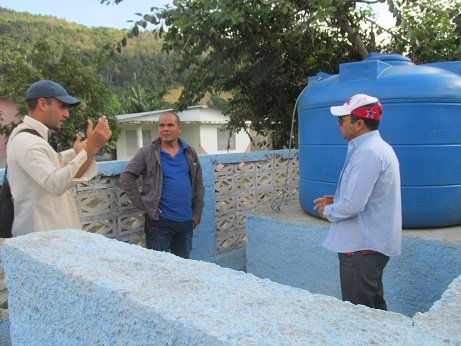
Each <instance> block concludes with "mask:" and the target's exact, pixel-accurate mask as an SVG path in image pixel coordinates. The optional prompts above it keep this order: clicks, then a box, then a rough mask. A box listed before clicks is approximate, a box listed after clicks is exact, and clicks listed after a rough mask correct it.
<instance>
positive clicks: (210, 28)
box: [101, 0, 461, 148]
mask: <svg viewBox="0 0 461 346" xmlns="http://www.w3.org/2000/svg"><path fill="white" fill-rule="evenodd" d="M121 1H123V0H114V1H113V2H115V3H119V2H121ZM101 2H110V0H101ZM376 2H378V1H365V0H364V1H359V0H357V1H354V0H174V1H173V7H169V6H167V7H165V8H163V9H155V8H154V9H153V12H152V13H150V14H146V15H141V17H142V18H141V19H140V20H139V21H137V22H135V23H134V24H135V26H134V27H133V29H132V30H131V32H130V33H129V35H137V34H138V33H139V27H143V28H145V27H146V26H147V24H149V23H150V24H154V25H155V26H156V27H155V29H154V32H155V33H156V34H157V35H159V36H162V37H163V39H164V43H163V49H164V51H165V52H167V53H169V54H171V53H175V64H174V67H175V70H176V72H178V73H181V74H183V75H184V76H185V78H186V80H185V83H184V90H183V92H182V94H181V97H180V99H179V102H178V104H177V105H176V108H178V109H184V108H186V107H187V106H189V105H190V104H191V103H194V102H197V101H198V100H199V99H201V98H202V97H203V95H204V94H205V93H206V92H210V93H211V94H218V93H220V92H222V91H229V92H231V93H232V95H233V97H232V99H231V100H229V103H228V106H227V107H226V109H225V112H226V114H228V115H230V119H231V121H230V123H229V126H230V127H231V128H233V129H234V130H239V129H241V128H244V126H245V121H247V120H251V121H252V128H253V129H254V130H256V132H257V133H259V134H262V135H270V136H272V140H273V145H274V147H275V148H281V147H283V146H286V145H287V143H288V141H289V139H290V138H289V133H290V127H291V114H292V109H293V107H294V105H295V101H296V98H297V96H298V95H299V93H300V92H301V90H302V89H303V88H304V87H305V86H306V77H307V76H311V75H314V74H315V73H317V72H318V71H323V72H327V73H335V72H336V70H337V67H338V65H339V64H340V63H342V62H346V61H355V60H360V59H363V58H364V57H366V56H367V54H368V52H369V51H371V50H379V51H382V52H398V53H406V54H409V55H410V56H411V57H412V58H413V59H414V60H415V61H417V62H422V61H425V62H429V61H431V60H432V61H434V60H436V59H443V60H451V59H456V58H459V53H460V49H461V48H460V41H459V30H460V21H461V19H460V18H461V17H460V13H461V12H460V11H461V10H460V8H461V7H460V6H461V5H460V4H459V3H458V2H457V1H456V0H430V1H429V0H419V1H415V0H387V3H388V5H389V8H390V10H391V11H393V13H394V15H395V16H396V19H397V24H398V26H397V28H395V29H391V30H386V29H385V28H382V27H381V26H380V25H379V23H377V22H376V20H375V17H374V13H373V10H372V9H370V8H369V7H368V6H367V5H369V4H371V3H376ZM379 2H384V0H380V1H379ZM358 3H361V4H362V5H364V6H361V7H358V6H357V4H358ZM438 18H440V20H439V19H438ZM457 20H458V21H457ZM383 31H386V32H387V34H388V37H389V39H388V40H385V41H380V42H379V41H377V39H376V38H377V37H378V36H379V34H380V33H382V32H383ZM433 37H436V38H437V40H434V39H433ZM438 40H442V43H441V44H440V43H439V42H438ZM119 48H120V47H119Z"/></svg>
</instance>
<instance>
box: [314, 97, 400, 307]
mask: <svg viewBox="0 0 461 346" xmlns="http://www.w3.org/2000/svg"><path fill="white" fill-rule="evenodd" d="M330 111H331V113H332V114H333V115H334V116H337V117H338V125H339V129H340V131H341V134H342V136H343V138H344V139H346V140H347V141H348V149H347V156H346V160H345V163H344V167H343V170H342V172H341V174H340V177H339V182H338V186H337V188H336V193H335V195H334V196H330V195H328V196H323V197H320V198H317V199H315V200H314V203H315V207H314V209H316V210H318V211H319V215H320V217H321V218H322V219H324V220H328V221H330V222H331V227H330V231H329V233H328V235H327V238H326V240H325V242H324V244H323V245H324V246H325V247H326V248H327V249H328V250H331V251H334V252H337V253H338V257H339V272H340V281H341V294H342V299H343V300H344V301H350V302H352V303H353V304H362V305H366V306H369V307H372V308H376V309H383V310H387V304H386V301H385V299H384V289H383V281H382V276H383V270H384V268H385V266H386V264H387V262H388V261H389V256H395V255H399V254H400V253H401V238H402V211H401V197H400V172H399V162H398V160H397V157H396V155H395V153H394V150H393V149H392V147H391V146H390V145H389V144H387V143H386V142H385V141H384V140H383V139H382V138H381V136H380V133H379V131H378V127H379V122H380V120H381V116H382V105H381V104H380V102H379V100H378V99H377V98H376V97H372V96H369V95H365V94H357V95H354V96H352V97H351V98H350V99H348V100H347V101H346V103H344V105H342V106H335V107H331V108H330Z"/></svg>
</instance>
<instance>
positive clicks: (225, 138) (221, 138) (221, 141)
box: [218, 128, 235, 151]
mask: <svg viewBox="0 0 461 346" xmlns="http://www.w3.org/2000/svg"><path fill="white" fill-rule="evenodd" d="M228 146H229V147H228ZM227 150H235V133H234V132H232V137H230V131H229V130H228V129H224V128H219V129H218V151H227Z"/></svg>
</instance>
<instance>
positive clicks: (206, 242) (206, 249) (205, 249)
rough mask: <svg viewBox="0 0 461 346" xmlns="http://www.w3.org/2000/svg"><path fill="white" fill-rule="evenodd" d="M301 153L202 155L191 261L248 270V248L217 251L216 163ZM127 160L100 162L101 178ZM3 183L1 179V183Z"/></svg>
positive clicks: (117, 170) (116, 171) (117, 171)
mask: <svg viewBox="0 0 461 346" xmlns="http://www.w3.org/2000/svg"><path fill="white" fill-rule="evenodd" d="M297 152H298V150H296V149H293V150H274V151H255V152H248V153H232V154H216V155H199V159H200V163H201V165H202V172H203V181H204V185H205V208H204V210H203V215H202V221H201V223H200V225H199V226H197V228H196V229H195V231H194V239H193V249H192V253H191V258H193V259H196V260H203V261H208V262H213V263H217V264H219V265H221V266H223V267H227V268H232V269H236V270H245V267H246V259H245V248H244V247H242V248H239V249H235V250H233V251H229V252H226V253H224V254H218V253H217V251H216V218H215V187H214V182H215V177H214V165H215V164H217V163H223V164H226V163H239V162H251V161H261V160H265V159H266V158H267V157H271V156H281V157H283V158H288V157H293V155H295V154H296V153H297ZM127 163H128V161H127V160H120V161H107V162H98V168H99V171H98V175H101V176H117V175H119V174H120V173H121V172H122V171H123V169H124V168H125V166H126V165H127ZM3 174H4V169H0V177H3ZM0 184H1V180H0Z"/></svg>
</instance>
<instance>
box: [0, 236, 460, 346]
mask: <svg viewBox="0 0 461 346" xmlns="http://www.w3.org/2000/svg"><path fill="white" fill-rule="evenodd" d="M2 258H3V260H4V269H5V273H6V281H7V286H8V288H9V291H10V323H11V337H12V342H13V344H14V345H31V344H33V345H101V344H105V345H145V344H150V345H213V346H215V345H277V346H279V345H311V344H318V345H338V344H341V345H365V344H366V345H369V344H379V345H441V344H452V345H453V344H455V345H456V344H457V343H458V344H459V343H461V337H460V333H459V327H453V326H452V324H454V325H456V326H459V325H461V323H460V322H461V321H460V318H461V317H460V315H459V314H458V316H456V312H459V311H458V310H457V309H458V307H459V306H460V304H459V303H460V302H459V293H460V291H461V279H460V278H458V279H457V280H456V281H455V282H454V283H453V284H452V286H451V287H450V288H449V290H447V293H446V295H445V296H444V298H443V299H442V300H441V301H440V302H439V303H438V305H437V307H435V308H434V311H431V312H428V313H425V314H421V315H420V316H416V317H415V318H408V317H405V316H403V315H401V314H397V313H392V312H384V311H378V310H374V309H369V308H366V307H363V306H354V305H352V304H349V303H344V302H341V301H339V300H338V299H336V298H333V297H328V296H323V295H318V294H312V293H310V292H308V291H305V290H302V289H297V288H293V287H289V286H284V285H280V284H277V283H274V282H271V281H270V280H263V279H260V278H257V277H255V276H253V275H251V274H245V273H242V272H238V271H234V270H231V269H224V268H221V267H219V266H217V265H215V264H211V263H205V262H200V261H194V260H184V259H181V258H178V257H175V256H173V255H171V254H168V253H161V252H155V251H150V250H147V249H144V248H141V247H139V246H136V245H129V244H126V243H122V242H119V241H116V240H111V239H107V238H105V237H103V236H99V235H94V234H89V233H86V232H82V231H77V230H62V231H53V232H45V233H34V234H30V235H27V236H23V237H18V238H14V239H11V240H8V241H6V242H5V244H4V245H3V246H2ZM446 313H448V315H446Z"/></svg>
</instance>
